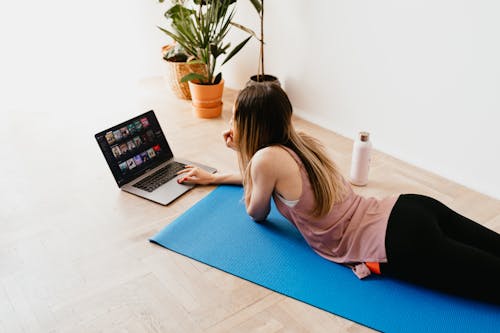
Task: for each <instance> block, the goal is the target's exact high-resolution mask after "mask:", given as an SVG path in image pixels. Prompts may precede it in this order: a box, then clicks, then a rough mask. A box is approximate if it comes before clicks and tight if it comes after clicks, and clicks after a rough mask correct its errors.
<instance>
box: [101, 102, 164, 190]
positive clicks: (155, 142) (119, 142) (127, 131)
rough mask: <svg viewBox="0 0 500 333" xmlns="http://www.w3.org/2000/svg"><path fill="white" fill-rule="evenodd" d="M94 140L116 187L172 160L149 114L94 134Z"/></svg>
mask: <svg viewBox="0 0 500 333" xmlns="http://www.w3.org/2000/svg"><path fill="white" fill-rule="evenodd" d="M95 138H96V140H97V143H98V144H99V147H101V150H102V153H103V154H104V157H105V158H106V161H107V162H108V165H109V168H110V169H111V172H112V173H113V176H114V177H115V180H116V182H117V184H118V186H122V185H124V184H126V183H128V182H130V181H132V180H133V179H135V178H137V177H139V176H141V175H143V174H144V173H145V172H147V171H148V170H150V169H152V168H155V167H157V166H158V165H160V164H161V163H163V162H165V161H168V160H169V159H171V158H172V157H173V154H172V151H171V150H170V147H169V146H168V143H167V140H166V138H165V135H164V134H163V131H162V130H161V127H160V124H159V123H158V119H157V118H156V116H155V114H154V112H153V111H152V110H151V111H148V112H146V113H144V114H142V115H140V116H137V117H135V118H132V119H130V120H128V121H126V122H123V123H121V124H119V125H116V126H114V127H111V128H109V129H107V130H104V131H102V132H100V133H97V134H96V135H95Z"/></svg>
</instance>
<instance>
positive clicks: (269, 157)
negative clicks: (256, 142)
mask: <svg viewBox="0 0 500 333" xmlns="http://www.w3.org/2000/svg"><path fill="white" fill-rule="evenodd" d="M252 166H253V168H254V169H262V168H265V169H273V170H275V172H277V170H279V173H283V172H287V171H290V170H296V169H297V168H298V164H297V161H296V160H295V158H294V157H293V156H292V155H291V153H290V152H288V151H287V150H286V149H285V148H284V147H282V146H279V145H274V146H268V147H264V148H261V149H259V150H258V151H257V152H256V153H255V154H254V156H253V158H252ZM277 166H279V168H277Z"/></svg>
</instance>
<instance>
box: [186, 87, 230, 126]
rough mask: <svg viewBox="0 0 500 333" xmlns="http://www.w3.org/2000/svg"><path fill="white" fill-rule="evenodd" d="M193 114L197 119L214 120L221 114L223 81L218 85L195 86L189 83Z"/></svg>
mask: <svg viewBox="0 0 500 333" xmlns="http://www.w3.org/2000/svg"><path fill="white" fill-rule="evenodd" d="M189 90H190V91H191V100H192V104H193V113H194V114H195V115H196V116H197V117H199V118H215V117H218V116H220V114H221V113H222V92H223V91H224V80H221V82H219V84H212V85H207V84H197V83H194V82H192V81H189Z"/></svg>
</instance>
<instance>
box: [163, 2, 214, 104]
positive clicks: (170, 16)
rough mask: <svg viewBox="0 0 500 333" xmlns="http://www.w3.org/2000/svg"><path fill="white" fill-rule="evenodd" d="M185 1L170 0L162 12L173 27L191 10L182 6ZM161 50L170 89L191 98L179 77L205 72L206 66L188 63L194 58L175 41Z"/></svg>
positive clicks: (176, 93) (187, 87)
mask: <svg viewBox="0 0 500 333" xmlns="http://www.w3.org/2000/svg"><path fill="white" fill-rule="evenodd" d="M158 2H159V3H163V2H164V0H158ZM185 2H186V1H185V0H170V4H171V6H170V7H169V9H168V10H167V11H165V13H164V16H165V18H166V19H167V20H168V21H169V22H170V26H171V27H172V28H173V29H175V27H176V25H177V24H178V23H177V22H178V20H181V19H182V17H183V16H185V15H188V14H189V13H191V12H192V10H191V9H189V8H187V7H185V6H184V3H185ZM182 12H184V15H181V13H182ZM161 51H162V58H163V61H164V62H165V71H164V73H165V79H166V81H167V82H168V84H169V86H170V89H171V90H172V92H173V93H174V94H175V95H176V96H177V97H179V98H182V99H191V93H190V91H189V85H188V83H187V82H180V79H181V78H183V77H184V76H186V75H187V74H189V73H193V72H197V73H203V74H207V70H206V67H205V66H204V65H203V64H196V63H190V61H191V60H193V59H195V57H194V55H191V54H188V52H187V51H186V50H185V49H184V48H183V47H182V46H181V45H179V44H178V43H176V42H175V41H174V43H172V44H168V45H165V46H163V47H162V50H161Z"/></svg>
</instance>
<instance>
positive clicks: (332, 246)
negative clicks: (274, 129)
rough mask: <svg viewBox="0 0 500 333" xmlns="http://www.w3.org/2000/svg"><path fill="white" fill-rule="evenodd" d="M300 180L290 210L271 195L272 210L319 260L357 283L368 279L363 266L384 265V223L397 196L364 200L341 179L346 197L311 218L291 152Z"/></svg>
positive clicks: (309, 198) (306, 187)
mask: <svg viewBox="0 0 500 333" xmlns="http://www.w3.org/2000/svg"><path fill="white" fill-rule="evenodd" d="M284 148H285V149H286V150H287V151H288V152H289V153H290V154H291V156H292V157H293V158H294V160H295V161H296V162H297V164H298V165H299V168H300V173H301V176H302V194H301V196H300V198H299V200H298V202H297V204H295V205H294V206H293V207H290V206H288V205H286V204H285V203H284V202H282V201H281V200H280V198H278V194H277V193H276V192H275V193H274V194H273V199H274V202H275V203H276V207H277V208H278V210H279V211H280V213H281V214H283V216H285V217H286V218H287V219H288V220H289V221H290V222H292V223H293V224H294V225H295V226H296V227H297V229H298V230H299V231H300V233H301V234H302V236H303V237H304V238H305V240H306V242H307V243H308V244H309V246H311V248H312V249H313V250H314V251H315V252H316V253H318V254H319V255H320V256H322V257H324V258H326V259H328V260H331V261H334V262H336V263H341V264H345V265H348V266H350V267H351V268H352V269H353V272H354V273H355V274H356V275H357V276H358V277H359V278H360V279H361V278H364V277H366V276H368V275H370V270H369V269H368V267H367V266H366V265H365V263H366V262H387V256H386V251H385V233H386V229H387V222H388V220H389V215H390V213H391V210H392V208H393V207H394V205H395V203H396V200H397V199H398V196H392V197H387V198H384V199H376V198H365V197H363V196H360V195H358V194H356V193H354V191H353V190H352V188H351V186H350V184H349V183H347V182H346V181H345V179H344V184H345V187H346V195H345V197H344V199H343V201H342V202H338V203H335V204H334V205H333V207H332V209H331V210H330V212H329V213H328V214H326V215H325V216H323V217H320V218H316V217H313V216H312V215H311V214H310V213H309V212H311V211H312V209H313V207H314V200H315V198H314V193H313V191H312V188H311V184H310V182H309V176H308V175H307V171H306V170H305V168H304V166H303V164H302V161H301V160H300V158H299V157H298V155H297V154H295V152H294V151H292V150H291V149H289V148H287V147H284Z"/></svg>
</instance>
